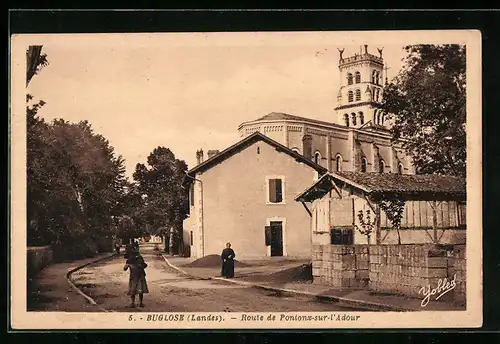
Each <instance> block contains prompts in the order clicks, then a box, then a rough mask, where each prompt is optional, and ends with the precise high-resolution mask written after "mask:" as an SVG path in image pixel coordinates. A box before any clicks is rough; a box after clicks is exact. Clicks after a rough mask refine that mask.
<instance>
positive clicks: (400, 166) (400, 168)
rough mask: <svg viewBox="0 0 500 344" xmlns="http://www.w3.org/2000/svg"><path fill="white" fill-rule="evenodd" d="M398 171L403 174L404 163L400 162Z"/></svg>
mask: <svg viewBox="0 0 500 344" xmlns="http://www.w3.org/2000/svg"><path fill="white" fill-rule="evenodd" d="M398 173H399V174H403V164H402V163H399V164H398Z"/></svg>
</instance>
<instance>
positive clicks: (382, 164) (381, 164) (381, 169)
mask: <svg viewBox="0 0 500 344" xmlns="http://www.w3.org/2000/svg"><path fill="white" fill-rule="evenodd" d="M384 170H385V162H384V160H382V159H380V160H379V162H378V171H379V172H380V173H384Z"/></svg>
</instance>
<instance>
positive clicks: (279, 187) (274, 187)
mask: <svg viewBox="0 0 500 344" xmlns="http://www.w3.org/2000/svg"><path fill="white" fill-rule="evenodd" d="M268 183H269V202H270V203H281V202H283V183H282V180H281V179H269V182H268Z"/></svg>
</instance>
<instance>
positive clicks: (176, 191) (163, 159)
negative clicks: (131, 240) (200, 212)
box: [133, 147, 189, 245]
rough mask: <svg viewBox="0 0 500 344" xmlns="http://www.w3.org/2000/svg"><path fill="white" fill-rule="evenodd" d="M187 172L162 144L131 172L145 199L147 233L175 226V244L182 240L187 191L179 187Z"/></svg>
mask: <svg viewBox="0 0 500 344" xmlns="http://www.w3.org/2000/svg"><path fill="white" fill-rule="evenodd" d="M186 172H187V165H186V163H185V162H184V161H183V160H179V159H176V157H175V155H174V153H173V152H172V151H171V150H170V149H168V148H165V147H157V148H155V149H154V150H153V152H151V154H150V155H149V156H148V158H147V165H146V164H137V165H136V170H135V173H134V175H133V177H134V180H135V181H136V185H137V191H138V192H139V193H140V194H141V196H142V197H143V199H144V204H143V207H144V208H143V210H142V214H143V218H144V219H145V220H146V221H147V224H148V227H149V230H150V234H169V229H170V228H173V229H174V235H175V241H176V245H178V244H179V243H180V240H181V239H182V221H183V220H184V219H185V218H186V217H187V213H188V210H189V209H188V194H187V191H186V190H184V189H183V188H182V187H181V184H182V180H183V178H184V176H185V174H186Z"/></svg>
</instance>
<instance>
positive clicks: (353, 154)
mask: <svg viewBox="0 0 500 344" xmlns="http://www.w3.org/2000/svg"><path fill="white" fill-rule="evenodd" d="M379 53H380V56H379V57H378V56H375V55H372V54H369V53H368V48H367V46H365V52H364V54H357V55H354V56H351V57H348V58H343V57H342V53H341V56H340V59H339V73H340V76H341V78H340V79H341V84H340V87H339V90H338V95H337V101H338V104H337V107H336V108H335V115H334V116H333V117H334V118H333V121H332V122H326V121H319V120H316V119H311V118H305V117H299V116H294V115H291V114H285V113H276V112H272V113H270V114H268V115H266V116H264V117H261V118H259V119H257V120H254V121H249V122H245V123H242V124H241V125H240V126H239V128H238V131H239V133H240V136H241V137H242V138H243V137H246V136H248V135H251V134H253V133H255V132H260V133H262V134H264V135H266V136H268V137H270V138H272V139H273V140H276V141H278V142H279V143H281V144H283V145H285V146H286V147H288V148H290V149H292V150H293V151H295V152H297V153H299V154H302V155H304V156H305V157H306V158H308V159H311V160H313V161H314V162H316V163H318V164H319V165H321V166H323V167H325V168H327V169H328V170H329V171H332V172H335V171H360V172H383V173H400V174H415V169H414V166H413V164H412V161H411V159H410V157H409V156H407V155H406V154H405V152H404V149H403V147H402V144H401V142H399V143H398V142H396V143H394V142H392V141H391V138H392V136H391V133H390V131H389V129H390V126H391V122H390V121H389V120H388V119H387V118H386V117H387V116H386V114H385V113H384V112H383V111H382V110H381V102H382V89H383V86H382V81H381V80H382V77H383V71H384V61H383V59H382V52H381V50H379Z"/></svg>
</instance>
